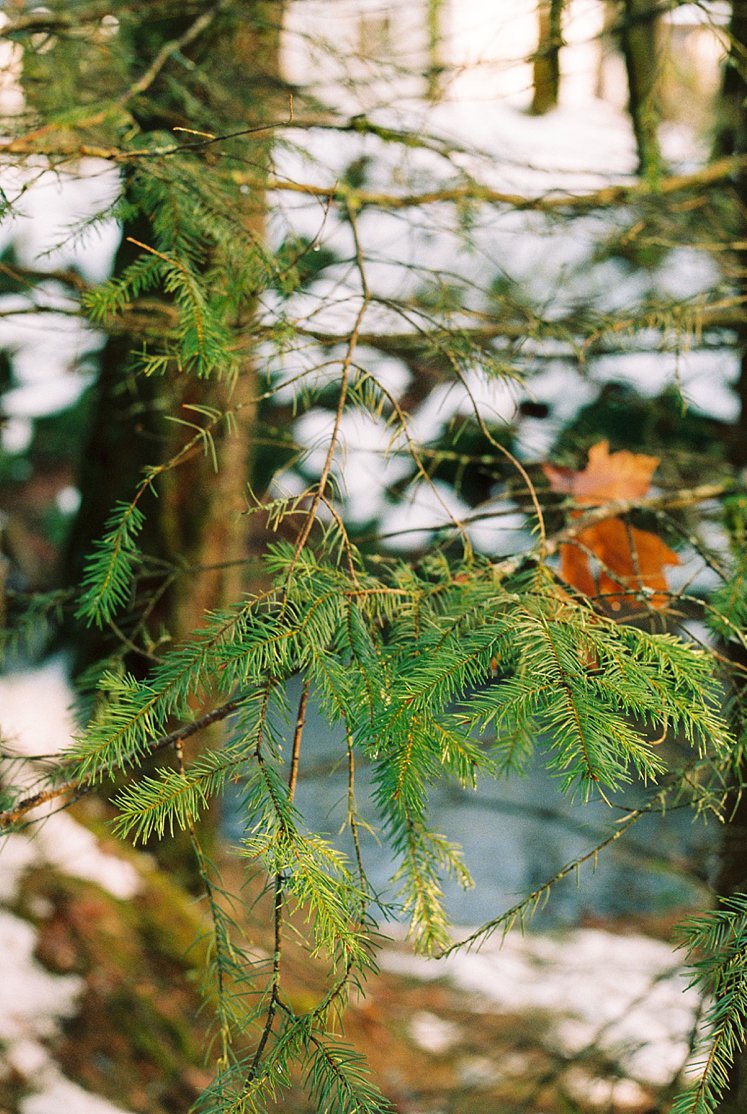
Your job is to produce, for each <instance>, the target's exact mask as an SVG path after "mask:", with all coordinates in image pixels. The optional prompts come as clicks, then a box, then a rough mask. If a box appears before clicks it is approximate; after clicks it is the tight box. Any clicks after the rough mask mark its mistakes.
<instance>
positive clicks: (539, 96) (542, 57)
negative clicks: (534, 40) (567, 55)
mask: <svg viewBox="0 0 747 1114" xmlns="http://www.w3.org/2000/svg"><path fill="white" fill-rule="evenodd" d="M564 2H565V0H541V2H540V4H539V5H538V7H537V16H538V20H539V42H538V45H537V52H536V54H535V56H534V64H533V85H534V93H533V96H532V108H531V111H532V114H533V115H534V116H542V115H543V114H544V113H545V112H549V111H550V109H552V108H555V107H556V105H557V103H558V97H559V95H560V48H561V46H562V45H563V30H562V20H563V7H564Z"/></svg>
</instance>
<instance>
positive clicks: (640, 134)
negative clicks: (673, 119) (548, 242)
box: [619, 0, 662, 179]
mask: <svg viewBox="0 0 747 1114" xmlns="http://www.w3.org/2000/svg"><path fill="white" fill-rule="evenodd" d="M619 26H620V47H621V50H622V53H623V58H624V59H625V69H626V72H627V75H628V111H629V113H630V119H631V122H632V124H633V132H634V134H635V142H636V150H637V152H638V172H639V174H642V175H643V176H644V177H646V178H649V179H655V178H657V177H658V176H659V175H660V174H661V172H662V158H661V148H660V147H659V136H658V128H659V118H660V106H659V97H658V84H659V71H660V66H661V54H660V48H659V35H660V28H659V18H658V15H657V12H656V6H655V4H654V3H653V2H652V0H623V6H622V19H621V22H620V25H619Z"/></svg>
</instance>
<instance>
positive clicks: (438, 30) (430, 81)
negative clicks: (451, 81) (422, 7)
mask: <svg viewBox="0 0 747 1114" xmlns="http://www.w3.org/2000/svg"><path fill="white" fill-rule="evenodd" d="M426 4H427V7H426V16H425V18H426V32H427V38H428V66H427V69H426V71H425V95H426V97H427V98H428V100H429V101H431V102H433V103H435V102H436V101H439V100H440V99H441V94H442V88H441V81H442V77H443V72H444V64H443V59H442V57H441V45H442V42H443V28H442V23H443V13H444V0H426Z"/></svg>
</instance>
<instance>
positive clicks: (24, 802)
mask: <svg viewBox="0 0 747 1114" xmlns="http://www.w3.org/2000/svg"><path fill="white" fill-rule="evenodd" d="M242 700H243V696H237V697H234V699H233V700H227V701H226V702H225V704H221V705H219V706H218V707H217V708H213V709H212V710H211V711H209V712H205V714H204V715H202V716H200V717H199V718H198V719H196V720H193V721H192V723H187V724H185V725H184V726H183V727H179V728H177V729H176V730H175V731H170V732H169V734H168V735H162V736H161V738H160V739H156V740H155V741H154V742H153V743H152V744H151V746H149V747H148V748H147V750H146V752H145V754H146V755H147V756H149V755H152V754H157V753H158V752H159V751H161V750H165V749H166V748H167V747H170V746H176V745H177V744H179V743H181V742H183V741H184V740H185V739H189V738H190V737H191V736H192V735H196V734H197V732H198V731H202V730H203V729H204V728H206V727H209V726H210V725H211V724H213V723H219V722H220V721H221V720H224V719H226V717H227V716H230V715H231V714H232V713H233V712H235V711H236V709H237V708H239V707H240V705H241V702H242ZM63 761H64V755H63ZM133 765H134V763H133V762H132V761H129V762H126V763H123V764H122V765H120V766H115V767H114V769H115V770H120V771H122V770H128V769H131V768H132V766H133ZM99 781H100V777H99V775H98V773H96V774H91V775H90V776H89V777H84V778H71V779H70V780H68V781H65V782H63V783H62V784H61V785H55V786H50V788H49V789H41V790H39V792H37V793H32V794H30V795H29V796H27V797H23V798H22V799H21V800H20V801H16V803H15V804H14V805H12V806H11V807H10V808H8V809H5V811H3V812H0V831H6V830H8V829H11V828H14V827H15V826H16V824H18V822H19V821H20V820H23V818H24V817H25V816H27V815H28V814H29V813H30V812H33V810H34V809H36V808H39V807H40V806H41V805H45V804H48V803H49V802H50V801H56V800H61V801H62V802H63V805H64V806H67V805H69V804H72V799H73V798H77V797H80V796H82V795H83V794H85V793H89V792H90V791H91V790H92V789H94V788H95V787H96V785H98V784H99Z"/></svg>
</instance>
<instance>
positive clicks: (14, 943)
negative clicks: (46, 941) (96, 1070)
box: [0, 910, 83, 1051]
mask: <svg viewBox="0 0 747 1114" xmlns="http://www.w3.org/2000/svg"><path fill="white" fill-rule="evenodd" d="M36 940H37V932H36V929H35V928H34V927H33V925H30V924H29V923H28V922H27V921H22V920H20V918H18V917H14V916H12V915H11V914H10V913H7V912H5V911H4V910H0V1041H3V1042H4V1043H5V1044H8V1045H13V1044H15V1043H16V1042H18V1041H29V1040H31V1041H36V1040H39V1039H48V1038H50V1037H53V1036H55V1035H56V1034H57V1031H58V1021H59V1019H60V1018H65V1017H72V1016H73V1015H74V1014H75V1010H76V1007H77V1002H78V998H79V996H80V994H81V991H82V989H83V980H82V979H81V978H79V977H78V976H77V975H52V974H50V973H49V972H48V971H45V970H44V969H43V967H40V966H39V964H38V963H36V961H35V960H34V948H35V947H36ZM27 1051H28V1050H27Z"/></svg>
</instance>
